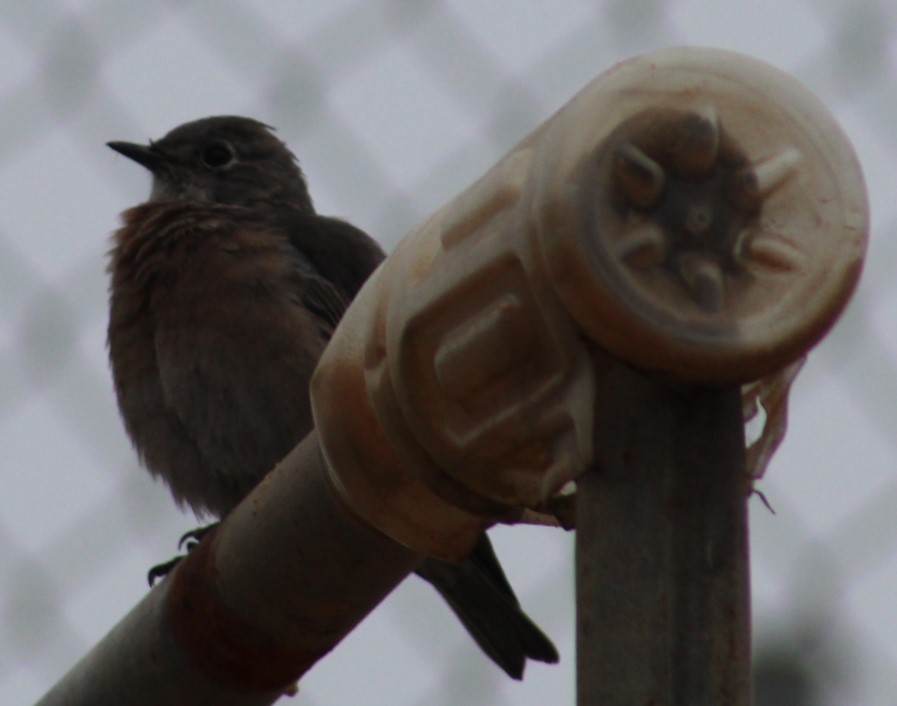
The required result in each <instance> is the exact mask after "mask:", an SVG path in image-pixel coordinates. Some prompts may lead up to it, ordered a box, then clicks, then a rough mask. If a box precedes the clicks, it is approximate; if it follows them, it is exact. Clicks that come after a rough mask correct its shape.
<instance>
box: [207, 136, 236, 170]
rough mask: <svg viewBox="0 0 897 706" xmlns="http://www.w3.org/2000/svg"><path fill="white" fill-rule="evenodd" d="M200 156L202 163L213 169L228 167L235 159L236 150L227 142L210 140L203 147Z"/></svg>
mask: <svg viewBox="0 0 897 706" xmlns="http://www.w3.org/2000/svg"><path fill="white" fill-rule="evenodd" d="M200 156H201V158H202V163H203V164H205V165H206V166H207V167H212V168H213V169H218V168H220V167H226V166H227V165H228V164H230V163H231V162H233V161H234V152H233V150H232V149H231V147H230V145H228V144H227V143H225V142H210V143H209V144H207V145H206V146H205V147H204V148H203V150H202V154H201V155H200Z"/></svg>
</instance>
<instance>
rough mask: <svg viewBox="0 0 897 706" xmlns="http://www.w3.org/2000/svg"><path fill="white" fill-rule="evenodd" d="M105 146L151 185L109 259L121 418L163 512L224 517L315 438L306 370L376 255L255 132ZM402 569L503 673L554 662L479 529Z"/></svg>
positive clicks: (129, 214)
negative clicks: (451, 553)
mask: <svg viewBox="0 0 897 706" xmlns="http://www.w3.org/2000/svg"><path fill="white" fill-rule="evenodd" d="M107 144H108V146H109V147H110V148H112V149H113V150H115V151H116V152H118V153H119V154H121V155H123V156H125V157H127V158H129V159H131V160H133V161H134V162H137V163H138V164H139V165H142V166H143V167H145V168H146V169H147V170H149V172H150V174H151V176H152V188H151V191H150V195H149V197H148V199H147V200H146V201H145V202H143V203H140V204H138V205H136V206H134V207H132V208H129V209H127V210H125V211H124V212H123V213H122V215H121V226H120V227H119V228H118V230H116V231H115V232H114V234H113V236H112V246H111V249H110V252H109V260H108V273H109V322H108V330H107V347H108V352H109V359H110V367H111V371H112V378H113V382H114V388H115V393H116V397H117V401H118V407H119V411H120V413H121V417H122V419H123V422H124V427H125V430H126V432H127V434H128V436H129V437H130V439H131V442H132V443H133V446H134V447H135V449H136V451H137V455H138V457H139V460H140V462H141V465H143V466H144V467H145V468H146V469H147V470H148V471H149V472H150V473H151V474H152V475H153V476H155V477H158V478H161V479H162V480H163V481H164V482H165V483H166V484H167V485H168V487H169V489H170V491H171V494H172V495H173V497H174V500H175V501H176V503H177V504H178V505H179V506H180V507H181V508H182V509H183V508H185V507H188V508H190V509H192V510H193V511H194V513H195V514H196V515H197V517H198V518H204V517H207V516H212V517H213V518H217V519H219V520H220V519H223V518H225V517H226V516H227V515H228V513H229V512H230V511H231V510H233V509H234V508H235V507H236V506H237V505H238V504H239V503H240V501H241V500H242V499H243V498H244V497H246V495H248V494H249V492H250V491H251V490H252V489H253V488H254V487H255V485H256V484H257V483H259V482H260V481H261V479H262V478H263V477H264V476H265V475H266V474H267V473H268V471H270V470H271V469H273V468H274V466H275V464H276V463H277V462H279V461H280V460H281V459H282V458H283V457H285V456H286V455H287V453H288V452H289V451H290V450H291V449H292V448H293V447H294V446H295V445H296V444H297V443H298V442H299V441H301V440H302V439H303V438H304V437H305V436H306V435H307V434H308V433H309V432H310V431H311V430H312V429H313V427H314V422H313V419H312V412H311V403H310V397H309V381H310V379H311V375H312V372H313V371H314V369H315V366H316V364H317V361H318V359H319V358H320V356H321V354H322V352H323V350H324V348H325V346H326V345H327V342H328V340H329V339H330V337H331V335H332V333H333V331H334V329H335V328H336V326H337V325H338V323H339V321H340V319H341V317H342V315H343V313H344V311H345V310H346V308H347V307H348V305H349V303H350V302H351V301H352V299H353V298H354V297H355V295H356V294H357V292H358V290H359V289H360V288H361V286H362V284H363V283H364V282H365V280H366V279H367V278H368V276H369V275H370V274H371V273H372V272H373V271H374V270H375V269H376V268H377V267H378V265H379V264H380V263H381V262H382V261H383V259H384V258H385V254H384V252H383V250H382V249H381V248H380V246H379V245H378V244H377V243H376V241H374V240H373V239H372V238H371V237H370V236H369V235H367V233H365V232H364V231H362V230H360V229H358V228H356V227H355V226H353V225H351V224H350V223H348V222H347V221H344V220H341V219H337V218H333V217H329V216H324V215H319V214H318V213H317V212H316V210H315V207H314V205H313V203H312V199H311V196H310V194H309V190H308V186H307V182H306V178H305V175H304V173H303V171H302V169H301V167H300V165H299V162H298V160H297V159H296V157H295V155H294V154H293V153H292V152H291V151H290V149H289V148H288V147H287V145H286V144H285V143H284V142H283V141H282V140H280V138H279V137H277V135H276V134H275V130H274V128H272V127H271V126H269V125H266V124H265V123H262V122H259V121H257V120H254V119H252V118H246V117H240V116H232V115H224V116H214V117H208V118H202V119H199V120H195V121H192V122H188V123H185V124H183V125H180V126H178V127H176V128H174V129H173V130H171V131H170V132H169V133H167V134H166V135H165V136H164V137H162V138H161V139H159V140H157V141H152V140H151V141H149V142H148V144H138V143H132V142H109V143H107ZM190 534H191V533H188V535H190ZM192 534H194V536H197V537H199V536H201V530H200V531H198V532H196V533H192ZM416 573H417V575H418V576H420V577H421V578H423V579H424V580H426V581H427V582H429V583H430V584H431V585H432V586H433V587H434V588H435V589H436V590H437V592H438V593H439V594H441V596H442V597H443V598H444V600H445V601H446V602H447V604H448V605H449V607H450V608H451V609H452V610H453V611H454V613H455V614H456V616H457V617H458V618H459V620H460V622H461V623H462V625H463V626H464V627H465V628H466V629H467V631H468V632H469V633H470V635H471V636H472V637H473V639H474V640H475V642H476V643H477V644H478V645H479V646H480V648H481V649H482V650H483V651H484V652H485V653H486V655H488V656H489V657H490V658H491V659H492V660H493V661H494V662H495V663H496V664H497V665H498V666H499V667H501V668H502V669H503V670H504V671H505V672H506V673H507V674H508V675H509V676H510V677H512V678H514V679H522V677H523V672H524V667H525V665H526V663H527V660H528V659H532V660H536V661H540V662H546V663H555V662H557V661H558V652H557V650H556V648H555V646H554V645H553V644H552V642H551V640H550V639H549V638H548V637H547V636H546V635H545V634H544V633H543V632H542V630H540V629H539V628H538V627H537V626H536V625H535V623H534V622H533V621H532V620H531V619H530V618H529V617H528V616H527V615H526V613H525V612H524V611H523V609H522V608H521V606H520V603H519V601H518V599H517V597H516V595H515V593H514V590H513V588H512V587H511V585H510V583H509V582H508V579H507V577H506V575H505V573H504V570H503V569H502V567H501V564H500V563H499V561H498V559H497V557H496V555H495V552H494V550H493V548H492V545H491V543H490V540H489V537H488V535H487V534H486V533H485V532H483V534H482V535H481V536H480V537H479V539H478V541H477V542H476V545H475V547H474V549H473V550H472V552H471V554H470V555H469V556H468V557H467V558H466V559H464V560H463V561H462V562H461V563H460V564H450V563H446V562H442V561H439V560H437V559H435V558H426V559H424V560H423V561H422V563H421V564H420V565H419V566H418V568H417V569H416Z"/></svg>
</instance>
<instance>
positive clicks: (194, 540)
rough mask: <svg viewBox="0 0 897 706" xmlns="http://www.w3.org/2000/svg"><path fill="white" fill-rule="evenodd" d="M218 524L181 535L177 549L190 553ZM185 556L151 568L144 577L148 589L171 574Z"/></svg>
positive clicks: (214, 523)
mask: <svg viewBox="0 0 897 706" xmlns="http://www.w3.org/2000/svg"><path fill="white" fill-rule="evenodd" d="M218 524H219V523H218V522H213V523H212V524H211V525H206V526H205V527H197V528H196V529H192V530H190V531H189V532H184V534H183V535H181V538H180V539H179V540H178V549H181V550H184V549H185V550H186V551H187V553H188V554H189V553H190V551H192V550H193V548H194V547H196V545H198V544H199V543H200V542H201V541H202V538H203V537H205V536H206V535H207V534H209V532H211V531H212V530H213V529H215V528H216V527H217V526H218ZM185 556H186V555H182V556H176V557H174V558H173V559H169V560H168V561H166V562H163V563H161V564H157V565H156V566H154V567H153V568H151V569H150V570H149V573H147V575H146V580H147V581H148V582H149V585H150V588H152V587H153V585H154V584H155V583H156V581H158V580H159V579H161V578H164V577H165V576H168V574H169V573H171V571H172V569H174V567H175V566H177V565H178V564H179V563H180V562H181V560H183V559H184V557H185Z"/></svg>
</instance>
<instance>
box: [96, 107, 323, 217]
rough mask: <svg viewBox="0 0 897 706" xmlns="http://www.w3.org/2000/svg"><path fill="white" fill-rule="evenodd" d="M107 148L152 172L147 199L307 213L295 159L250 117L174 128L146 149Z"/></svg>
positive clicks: (305, 194) (307, 201)
mask: <svg viewBox="0 0 897 706" xmlns="http://www.w3.org/2000/svg"><path fill="white" fill-rule="evenodd" d="M107 144H108V146H109V147H111V148H112V149H114V150H115V151H116V152H118V153H119V154H123V155H124V156H125V157H128V158H129V159H133V160H134V161H135V162H137V163H138V164H141V165H143V166H144V167H146V168H147V169H149V170H150V172H152V175H153V188H152V192H151V194H150V200H153V201H162V200H190V201H202V202H207V203H224V204H234V205H239V206H249V207H252V206H258V205H264V206H271V205H276V206H291V207H294V208H299V209H302V210H308V211H313V206H312V202H311V198H310V196H309V194H308V187H307V185H306V183H305V178H304V176H303V175H302V171H301V169H300V168H299V165H298V163H297V162H296V158H295V156H294V155H293V153H292V152H290V150H289V149H288V148H287V146H286V145H285V144H284V143H283V142H282V141H281V140H279V139H278V138H277V137H275V136H274V133H273V132H272V128H270V127H269V126H267V125H265V124H264V123H260V122H258V121H257V120H252V119H251V118H241V117H236V116H219V117H212V118H203V119H202V120H196V121H194V122H190V123H185V124H183V125H180V126H179V127H176V128H175V129H174V130H172V131H171V132H169V133H168V134H167V135H165V137H163V138H162V139H161V140H158V141H150V143H149V144H147V145H140V144H135V143H133V142H109V143H107Z"/></svg>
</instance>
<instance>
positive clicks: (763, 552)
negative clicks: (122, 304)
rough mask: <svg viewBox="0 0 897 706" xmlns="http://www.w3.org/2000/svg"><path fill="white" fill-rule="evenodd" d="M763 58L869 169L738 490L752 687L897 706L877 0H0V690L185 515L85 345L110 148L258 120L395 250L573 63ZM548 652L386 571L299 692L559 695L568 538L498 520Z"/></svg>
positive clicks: (890, 109)
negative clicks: (522, 657)
mask: <svg viewBox="0 0 897 706" xmlns="http://www.w3.org/2000/svg"><path fill="white" fill-rule="evenodd" d="M680 44H699V45H710V46H720V47H725V48H729V49H734V50H737V51H742V52H745V53H749V54H752V55H754V56H757V57H758V58H761V59H765V60H767V61H769V62H770V63H773V64H775V65H777V66H778V67H779V68H782V69H784V70H786V71H788V72H790V73H792V74H794V75H796V76H797V77H798V78H799V79H801V80H802V81H803V82H805V83H806V84H807V85H808V86H809V87H810V88H811V89H812V90H814V91H815V92H816V93H817V94H818V95H820V97H821V98H822V99H823V100H824V101H825V102H826V103H827V104H828V105H829V107H830V108H831V110H832V111H833V112H834V113H835V115H836V116H837V117H838V119H839V120H840V121H841V123H842V125H843V126H844V128H845V129H846V131H847V132H848V134H849V135H850V137H851V139H852V140H853V141H854V144H855V146H856V148H857V151H858V152H859V155H860V158H861V160H862V162H863V164H864V167H865V170H866V174H867V179H868V186H869V190H870V197H871V201H872V212H873V217H874V232H873V238H872V245H871V251H870V257H869V261H868V265H867V268H866V274H865V278H864V282H863V284H862V285H861V287H860V291H859V293H858V295H857V296H856V298H855V299H854V301H853V303H852V304H851V306H850V308H849V309H848V312H847V314H846V316H845V317H844V319H843V320H842V322H841V323H840V325H839V326H838V328H837V329H836V330H835V332H834V333H833V334H832V335H831V336H830V337H829V338H828V339H827V340H826V341H825V342H824V343H823V344H822V345H821V346H820V347H819V348H818V350H817V351H816V352H815V353H814V354H813V355H812V356H811V358H810V362H809V364H808V365H807V366H806V368H805V370H804V372H803V373H802V376H801V378H799V380H798V382H797V384H796V386H795V389H794V391H793V399H792V422H791V429H790V432H789V436H788V437H787V439H786V442H785V444H784V445H783V447H782V449H781V450H780V451H779V454H778V456H777V457H776V459H775V460H774V461H773V464H772V466H771V468H770V470H769V472H768V475H767V479H766V480H765V481H764V482H763V483H762V485H761V489H762V490H763V491H764V493H765V494H766V496H767V497H768V498H769V501H770V502H771V504H772V506H773V507H774V508H775V511H776V514H775V515H772V514H771V513H770V512H769V511H768V510H766V509H765V508H764V507H763V505H762V504H761V503H759V502H757V501H756V500H755V501H753V502H752V544H753V584H754V623H755V652H756V666H757V670H756V671H757V680H758V686H757V699H756V702H757V704H758V706H779V705H782V706H784V705H785V704H787V705H788V706H803V705H806V706H810V705H813V706H837V705H843V704H857V705H860V706H885V705H886V704H894V703H897V696H895V694H897V676H895V675H897V637H895V636H897V611H895V610H894V609H893V598H892V596H893V594H894V592H895V590H897V551H895V547H897V472H895V468H894V466H895V462H894V459H895V457H897V286H895V284H894V282H895V277H894V274H893V273H894V272H897V232H895V230H897V186H895V183H897V180H895V178H894V177H893V175H892V168H891V167H889V166H888V165H889V164H890V163H891V160H892V159H894V160H895V161H897V7H895V6H894V5H893V4H892V3H888V2H886V1H885V0H882V1H881V2H876V1H875V0H750V1H749V0H730V1H729V2H716V1H715V0H669V1H668V2H664V1H663V0H615V1H610V0H608V1H606V2H596V1H593V2H585V1H583V2H573V1H572V0H555V1H554V2H539V1H538V0H526V1H524V0H517V1H516V2H507V3H501V4H499V3H487V2H464V1H463V0H457V1H456V2H435V1H430V0H367V1H365V2H362V1H361V0H330V1H329V2H327V3H296V2H290V1H287V0H278V1H274V0H272V1H270V2H256V3H250V2H240V1H238V0H215V1H212V0H204V1H199V0H197V1H194V2H190V1H187V0H180V1H179V2H155V3H146V2H135V1H133V0H126V1H122V2H118V1H116V2H112V1H111V0H55V1H54V0H42V1H41V2H34V3H19V2H13V0H2V1H0V65H2V66H3V67H4V70H3V72H2V74H0V126H2V129H0V702H2V703H4V704H27V703H30V702H32V701H34V700H36V699H37V698H38V697H39V696H40V695H41V694H42V693H43V692H44V691H45V690H46V688H48V687H49V686H50V685H51V684H52V683H53V682H55V681H56V679H57V678H58V677H59V676H61V675H62V674H63V673H64V671H65V670H66V669H68V667H69V666H71V664H73V663H74V661H76V660H77V659H78V658H79V657H80V656H81V655H82V654H83V653H84V652H85V651H86V650H87V649H88V648H89V647H90V646H91V645H92V644H93V643H94V642H95V641H96V640H97V639H98V638H99V637H101V636H102V635H103V634H105V632H106V631H107V630H108V629H109V627H111V625H113V624H114V623H115V622H116V621H117V620H118V619H119V618H120V617H121V616H122V615H123V614H124V613H125V612H126V611H127V610H128V609H129V608H130V607H131V606H132V605H133V604H134V603H135V602H136V601H137V600H138V599H139V598H140V597H141V596H142V595H143V594H144V592H145V590H146V587H145V572H146V569H147V568H148V567H149V566H150V565H152V564H155V563H158V562H159V561H161V560H163V559H166V558H168V557H169V556H171V555H172V553H173V552H174V550H175V542H176V539H177V537H178V536H180V534H181V533H182V532H183V531H184V530H186V529H188V528H190V527H192V526H193V525H194V524H195V522H194V519H193V518H192V517H187V516H183V515H181V514H180V513H179V512H178V511H177V510H176V509H175V508H174V506H173V504H172V503H171V502H170V500H169V498H168V494H167V491H166V490H165V489H164V488H163V487H162V486H161V485H159V484H154V483H153V482H152V481H151V480H150V478H149V476H148V475H147V474H145V473H143V472H142V471H140V470H138V467H137V463H136V458H135V456H134V454H133V452H132V451H131V449H130V447H129V444H128V442H127V439H126V438H125V435H124V432H123V429H122V427H121V424H120V422H119V420H118V414H117V411H116V407H115V402H114V397H113V392H112V387H111V383H110V376H109V373H108V370H107V364H106V354H105V349H104V343H105V320H106V275H105V272H104V259H105V251H106V249H107V248H108V241H107V236H108V234H109V233H110V232H111V230H112V229H113V228H114V227H115V225H116V222H117V221H116V219H117V213H118V212H120V211H121V210H122V209H124V208H125V207H127V206H129V205H132V204H134V203H136V202H137V201H139V200H141V199H142V198H143V197H144V196H145V194H146V193H147V187H148V185H147V178H146V175H145V174H143V173H141V170H139V169H136V168H135V167H134V166H133V165H131V164H130V163H127V162H126V161H125V160H122V159H121V158H119V157H117V156H116V155H114V154H113V153H112V152H111V151H109V150H107V149H106V148H105V147H104V146H103V143H104V142H106V141H108V140H112V139H124V140H133V141H141V140H145V139H147V138H150V137H159V136H161V135H162V134H164V133H165V132H166V131H168V130H169V129H170V128H171V127H173V126H175V125H177V124H179V123H181V122H184V121H186V120H191V119H194V118H197V117H201V116H204V115H210V114H221V113H235V114H243V115H249V116H253V117H257V118H259V119H261V120H263V121H265V122H267V123H270V124H272V125H275V126H277V127H278V128H279V134H280V135H281V136H282V137H283V138H284V139H285V140H286V141H287V142H288V143H289V144H290V145H291V146H292V147H293V149H294V150H295V151H296V153H297V154H298V155H299V157H300V160H301V162H302V164H303V167H304V169H305V171H306V174H307V175H308V176H309V180H310V184H311V190H312V195H313V197H314V198H315V200H316V204H317V206H318V209H319V210H320V211H321V212H323V213H328V214H334V215H339V216H342V217H345V218H348V219H350V220H352V221H353V222H355V223H356V224H358V225H359V226H361V227H362V228H364V229H365V230H367V231H368V232H370V233H371V234H373V235H374V236H375V237H376V238H378V239H379V240H380V241H381V243H383V245H384V246H385V247H386V248H387V249H390V248H391V247H393V246H394V245H395V244H396V242H397V241H398V239H399V238H400V237H401V235H402V234H403V233H405V232H406V231H407V230H408V229H409V228H410V227H411V226H413V225H414V224H415V223H416V222H417V221H419V220H420V219H421V218H422V217H424V216H425V215H426V214H428V213H429V212H430V211H432V210H433V209H435V208H436V207H437V206H439V205H440V204H442V203H443V202H445V201H446V200H448V199H449V198H451V197H452V196H453V195H454V194H456V193H457V192H458V191H460V190H461V189H462V188H463V187H465V186H466V185H467V184H469V183H470V182H471V181H473V179H475V178H476V177H477V176H479V175H480V174H481V173H483V172H484V171H485V170H486V169H487V168H488V167H489V166H491V164H492V163H493V162H494V161H495V160H496V159H497V158H498V157H500V156H501V155H502V154H503V153H504V152H505V151H506V150H508V149H509V148H510V147H511V146H512V145H513V144H515V143H516V142H517V141H518V140H519V139H520V138H521V137H523V136H524V135H525V134H526V133H527V132H528V131H529V130H530V129H532V128H533V127H535V126H536V125H537V124H539V123H540V122H541V121H542V120H544V119H545V118H546V117H548V116H549V115H550V114H551V113H552V112H553V111H554V110H556V109H557V108H559V107H560V106H561V105H562V104H563V103H564V102H565V101H566V100H567V99H568V98H570V97H571V96H572V95H573V94H574V93H575V92H576V91H577V90H578V89H579V88H580V87H581V86H582V85H583V84H584V83H585V82H586V81H588V80H589V79H591V78H592V77H593V76H594V75H596V74H597V73H598V72H600V71H602V70H603V69H605V68H607V67H609V66H610V65H612V64H613V63H615V62H617V61H619V60H621V59H623V58H625V57H628V56H631V55H633V54H636V53H641V52H644V51H649V50H652V49H657V48H660V47H663V46H669V45H680ZM493 534H494V536H495V541H496V545H497V549H498V551H499V553H500V555H501V556H502V558H503V562H504V564H505V565H506V567H507V570H508V573H509V576H510V577H511V579H512V581H513V583H514V584H515V586H516V587H517V588H518V592H519V594H520V597H521V600H522V602H523V604H524V605H525V606H526V607H527V609H528V610H529V612H530V613H531V614H532V615H533V616H534V618H535V619H536V620H537V622H539V623H540V624H541V625H542V626H543V627H544V628H545V630H546V632H548V633H549V634H550V635H552V637H553V638H554V639H555V641H556V642H557V644H558V646H559V648H560V649H561V652H562V663H561V665H560V666H555V667H546V666H543V665H532V664H531V666H530V668H529V671H528V673H527V676H526V679H525V681H524V682H523V683H522V684H517V683H512V682H510V680H508V679H507V678H506V677H504V675H503V674H502V673H500V672H499V671H498V670H497V669H496V668H495V667H494V666H493V665H492V664H491V663H490V662H488V660H487V659H486V658H485V657H483V656H482V655H480V654H479V653H478V651H477V649H476V647H475V646H474V645H473V643H471V642H470V641H469V639H468V638H467V636H466V634H465V633H464V631H463V629H462V628H461V627H460V626H459V625H458V624H456V623H455V621H454V619H453V617H452V616H451V614H450V613H449V611H448V610H447V609H446V608H444V606H443V605H442V604H441V602H440V600H439V599H438V597H437V596H436V595H435V593H433V592H432V590H431V589H430V588H429V587H428V586H426V585H424V584H423V583H422V582H420V581H417V580H415V579H410V580H408V581H406V582H405V583H404V584H403V585H402V586H400V588H399V589H398V590H397V591H396V592H395V593H394V594H393V595H392V596H391V597H390V598H389V599H388V600H387V601H386V602H385V603H384V604H383V605H382V606H381V607H380V608H379V609H378V610H377V611H375V613H374V614H373V615H372V616H371V617H370V618H369V619H368V620H366V621H365V623H364V624H363V625H362V626H361V627H360V628H359V629H358V630H357V631H356V632H355V633H353V634H352V635H351V636H350V637H349V638H348V639H347V640H346V641H345V642H344V643H343V644H342V645H341V646H340V647H339V648H337V650H336V651H335V652H334V653H333V654H332V655H330V656H329V657H327V658H326V659H325V660H323V662H322V663H320V664H319V665H318V666H317V667H316V668H315V669H314V670H313V671H312V672H311V673H310V674H309V675H308V676H307V678H306V679H304V680H303V683H302V685H301V688H300V692H299V695H298V696H297V697H296V703H300V704H303V705H304V706H316V705H322V704H391V705H399V706H405V705H407V706H414V705H417V704H421V705H422V704H428V705H434V704H435V705H439V704H446V705H449V704H490V705H492V706H501V705H503V704H512V703H513V704H516V705H519V706H523V705H525V704H540V705H543V704H572V703H573V702H574V673H573V665H574V661H575V659H574V648H573V614H574V606H573V578H572V537H571V536H568V535H565V534H563V533H562V532H561V531H559V530H558V531H552V530H546V529H541V530H538V529H531V528H515V529H513V530H508V529H503V528H498V529H497V530H496V531H495V532H494V533H493Z"/></svg>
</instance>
